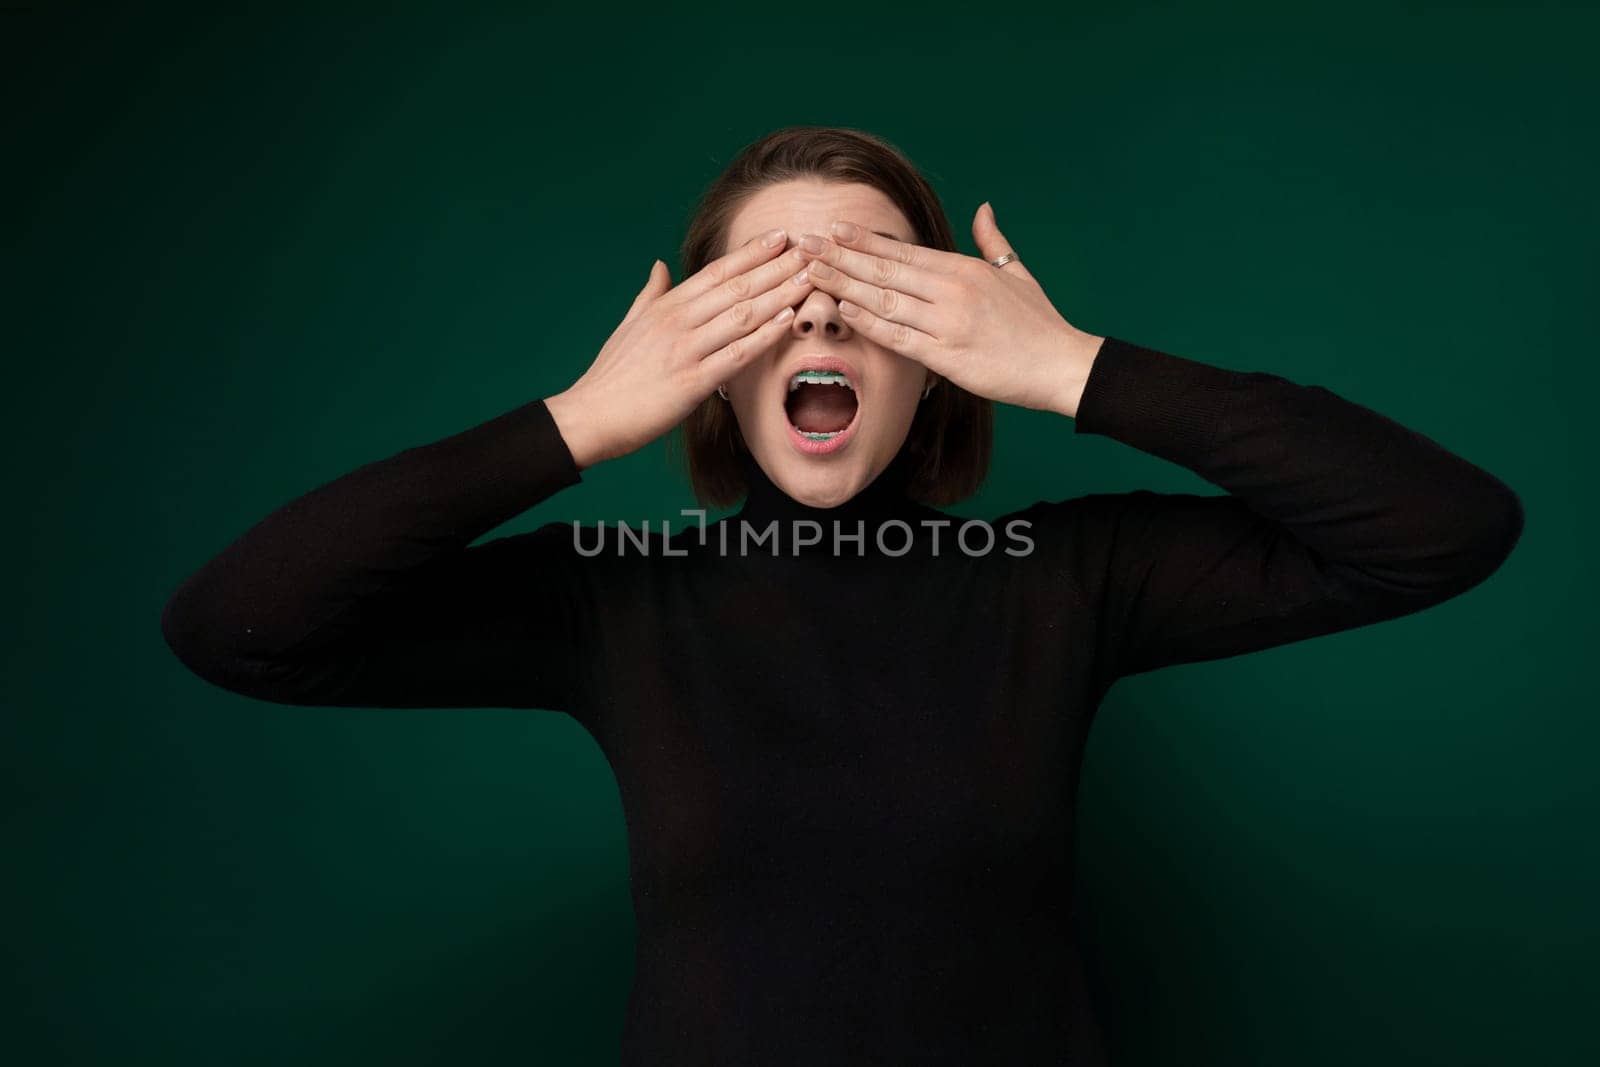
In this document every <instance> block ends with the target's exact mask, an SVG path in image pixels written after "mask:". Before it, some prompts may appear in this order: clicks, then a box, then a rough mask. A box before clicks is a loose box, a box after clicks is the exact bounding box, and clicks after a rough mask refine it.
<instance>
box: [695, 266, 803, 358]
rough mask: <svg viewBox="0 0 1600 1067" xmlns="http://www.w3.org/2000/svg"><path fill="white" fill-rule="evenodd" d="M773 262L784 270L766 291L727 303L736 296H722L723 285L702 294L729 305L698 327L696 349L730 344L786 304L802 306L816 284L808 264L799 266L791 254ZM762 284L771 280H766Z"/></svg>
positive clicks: (780, 310)
mask: <svg viewBox="0 0 1600 1067" xmlns="http://www.w3.org/2000/svg"><path fill="white" fill-rule="evenodd" d="M771 266H773V267H781V268H783V270H782V272H781V273H780V274H779V275H778V276H777V281H776V284H773V285H771V287H770V288H768V289H766V290H765V291H762V292H758V293H756V294H755V295H754V296H751V297H749V298H747V299H744V300H735V301H734V302H733V303H727V301H728V300H732V299H733V298H732V297H731V296H730V297H727V298H721V297H720V296H719V294H721V293H722V292H723V289H718V290H717V291H716V292H715V293H708V294H707V295H706V296H705V297H704V298H703V299H706V300H711V299H712V298H713V297H717V298H718V299H719V301H720V302H721V303H724V304H726V307H725V308H724V309H723V310H722V311H721V312H720V313H719V314H717V315H716V316H715V317H714V318H712V319H711V320H710V321H709V322H705V323H702V324H701V325H700V326H698V327H696V328H695V330H694V331H693V336H694V345H695V348H696V350H698V351H701V352H710V351H713V350H715V349H718V348H721V347H722V346H723V345H726V344H731V343H732V342H734V341H736V340H737V339H739V338H740V337H743V336H745V335H746V334H749V333H750V332H752V331H753V330H755V329H757V328H758V327H760V326H761V324H762V323H764V322H766V321H767V320H768V319H770V318H771V317H772V316H774V315H777V314H779V313H780V312H782V311H783V310H784V308H795V307H797V306H799V304H800V302H801V301H802V300H804V299H805V298H806V297H808V296H810V295H811V291H812V290H813V289H814V288H816V282H815V281H814V280H813V279H812V278H811V272H810V270H809V269H807V268H806V267H805V266H797V265H796V263H795V262H794V261H792V260H790V259H789V257H788V256H784V257H783V258H782V259H780V260H778V261H777V262H776V263H775V264H771ZM762 284H768V283H767V282H766V281H763V282H762Z"/></svg>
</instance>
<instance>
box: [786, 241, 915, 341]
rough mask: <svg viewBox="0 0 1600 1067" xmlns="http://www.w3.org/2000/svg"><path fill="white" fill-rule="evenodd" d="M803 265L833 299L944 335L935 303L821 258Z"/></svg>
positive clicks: (814, 282) (815, 281)
mask: <svg viewBox="0 0 1600 1067" xmlns="http://www.w3.org/2000/svg"><path fill="white" fill-rule="evenodd" d="M806 269H807V270H808V271H809V272H810V274H811V283H812V284H813V285H815V286H816V287H817V288H818V289H821V290H822V291H823V292H825V293H827V294H828V295H829V296H831V297H833V298H834V299H835V300H849V301H850V302H851V303H854V304H858V305H860V306H861V307H864V308H866V309H867V310H868V311H870V312H872V313H873V314H874V315H876V316H877V317H879V318H881V319H888V320H889V321H891V322H902V323H905V324H906V325H907V326H912V327H915V328H916V329H918V330H921V331H922V332H923V333H925V334H928V335H929V336H930V337H934V338H938V337H942V336H943V335H944V332H945V331H944V326H943V324H942V322H941V318H942V316H941V314H940V306H939V305H938V304H932V303H929V302H928V301H926V300H919V299H917V298H916V297H914V296H908V295H906V294H905V293H903V292H901V291H900V290H899V289H895V288H892V287H890V288H886V287H883V286H878V285H869V284H868V283H866V282H863V281H857V280H856V279H855V278H852V277H850V275H848V274H843V273H841V272H839V271H836V270H834V269H833V268H832V267H831V266H829V265H828V264H827V263H826V262H824V261H823V260H821V259H818V260H815V261H814V262H812V264H811V266H810V267H808V268H806Z"/></svg>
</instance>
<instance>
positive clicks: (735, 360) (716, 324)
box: [545, 230, 815, 469]
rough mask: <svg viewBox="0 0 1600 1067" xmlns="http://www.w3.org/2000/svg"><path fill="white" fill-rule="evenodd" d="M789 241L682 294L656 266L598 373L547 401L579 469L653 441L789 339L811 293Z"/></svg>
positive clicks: (734, 259)
mask: <svg viewBox="0 0 1600 1067" xmlns="http://www.w3.org/2000/svg"><path fill="white" fill-rule="evenodd" d="M767 239H771V240H772V241H773V243H771V244H768V243H766V240H767ZM785 239H786V235H785V234H784V232H783V231H782V230H777V231H772V232H770V233H768V234H763V235H761V236H759V237H754V238H752V239H751V240H750V241H748V242H746V243H745V244H743V245H741V246H740V247H738V248H736V249H734V250H733V251H732V252H729V253H728V254H727V255H725V256H723V257H721V258H720V259H716V260H713V261H712V262H710V263H708V264H706V265H705V267H703V268H702V269H701V270H699V271H698V272H696V273H695V274H694V276H693V277H691V278H688V279H687V280H685V281H684V282H683V283H682V284H681V285H679V286H677V287H676V288H673V286H672V275H671V272H669V271H668V270H667V267H666V264H664V263H662V262H661V261H660V260H659V259H658V260H656V261H655V263H654V265H653V266H652V267H651V268H650V278H649V280H648V281H647V282H645V286H644V288H643V289H642V290H640V292H639V295H638V296H636V297H634V300H633V306H632V307H630V308H629V309H628V314H627V315H626V317H624V318H623V320H622V324H621V325H620V326H618V327H617V328H616V330H615V331H614V332H613V333H612V334H611V337H610V339H609V340H607V341H606V344H605V347H604V348H602V349H601V350H600V355H599V356H598V357H597V358H596V359H595V361H594V365H593V366H591V367H590V368H589V369H588V370H587V371H585V372H584V374H583V376H582V377H581V378H579V379H578V380H577V381H576V382H574V383H573V384H572V385H571V386H570V387H568V388H567V389H565V390H563V391H562V392H560V393H557V394H556V395H555V396H552V397H548V398H547V399H546V401H545V404H546V406H547V407H548V408H549V409H550V414H551V416H552V417H553V418H554V419H555V422H556V426H557V427H558V428H559V429H560V430H561V436H562V438H563V439H564V440H565V441H566V442H567V447H568V448H569V449H571V451H572V457H573V459H574V460H575V461H576V462H577V465H578V467H579V469H582V468H584V467H590V466H593V465H594V464H596V463H599V462H601V461H603V460H607V459H615V458H617V457H619V456H625V455H627V454H628V453H630V452H633V451H635V450H637V449H639V448H642V447H644V446H645V445H646V444H649V443H650V442H651V441H654V440H655V439H656V438H658V437H660V436H661V435H662V434H664V433H666V432H667V431H668V430H670V429H672V427H674V426H676V425H677V424H678V423H680V422H682V421H683V419H684V418H685V417H686V416H687V415H688V414H689V412H691V411H693V410H694V408H695V406H696V405H697V404H699V403H700V402H701V401H703V400H704V399H705V398H706V397H708V396H710V395H711V393H712V391H714V390H715V389H716V388H717V386H718V385H721V384H723V383H724V382H727V381H728V380H729V379H731V378H733V377H734V376H735V375H737V374H738V373H739V372H740V371H741V370H743V369H744V368H745V367H746V366H748V365H749V364H750V363H751V361H753V360H754V359H755V358H756V357H757V356H759V355H760V354H761V353H763V352H765V351H767V350H768V349H769V348H771V347H772V345H773V344H774V343H776V342H777V340H778V339H779V338H780V337H782V336H783V334H784V331H785V330H787V329H788V328H789V323H790V321H791V320H792V319H793V317H794V308H795V307H797V306H798V305H799V303H800V302H801V301H802V300H804V299H805V298H806V297H807V296H808V295H810V293H811V290H812V289H813V288H815V285H814V284H813V283H812V281H811V279H810V277H809V276H807V277H806V278H804V279H802V280H800V281H799V282H796V281H795V277H796V275H798V274H799V273H800V272H801V271H802V270H803V269H804V268H805V265H806V262H807V257H806V256H805V255H804V253H802V252H801V251H800V249H799V248H798V247H796V248H794V249H792V250H790V251H789V252H788V253H787V254H782V255H780V254H779V253H780V252H781V251H782V249H783V247H784V242H785Z"/></svg>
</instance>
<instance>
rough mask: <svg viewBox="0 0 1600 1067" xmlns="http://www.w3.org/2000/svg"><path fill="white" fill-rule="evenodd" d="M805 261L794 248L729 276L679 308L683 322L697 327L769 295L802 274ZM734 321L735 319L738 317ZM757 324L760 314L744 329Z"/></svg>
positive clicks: (801, 253)
mask: <svg viewBox="0 0 1600 1067" xmlns="http://www.w3.org/2000/svg"><path fill="white" fill-rule="evenodd" d="M809 259H810V257H809V256H807V255H806V254H805V253H804V252H801V251H800V250H799V249H798V248H795V249H791V250H790V251H788V252H786V253H784V254H783V255H781V256H778V257H777V258H776V259H769V260H767V261H766V262H764V263H760V264H757V265H756V266H754V267H752V268H751V269H749V270H747V271H744V272H742V273H739V274H734V275H731V276H730V277H729V278H728V279H727V280H726V281H724V282H722V283H721V284H720V285H717V286H714V287H713V288H711V289H710V290H708V291H706V292H704V293H702V294H700V295H699V296H697V297H695V298H694V299H692V300H690V301H689V302H688V303H687V304H685V305H683V317H684V321H685V322H688V323H689V324H690V325H692V326H700V325H703V324H705V323H707V322H710V321H711V320H713V319H715V318H716V317H717V316H718V315H722V314H724V313H726V312H727V311H729V310H730V309H732V308H733V307H735V306H736V305H737V304H739V302H740V301H744V300H751V299H754V298H757V297H760V296H761V295H762V294H764V293H768V292H771V291H772V290H773V289H776V288H779V287H781V286H782V285H783V284H784V283H785V282H787V281H788V280H789V279H790V278H793V277H794V276H795V275H796V274H798V273H800V272H801V271H802V270H804V269H805V267H806V263H807V261H808V260H809ZM777 311H778V309H777V307H776V306H774V307H773V308H772V310H771V312H769V314H777ZM734 317H735V318H736V319H737V318H739V317H740V316H739V315H735V316H734ZM759 321H761V315H760V314H758V315H756V316H755V317H753V318H751V319H749V320H747V321H746V323H745V326H746V328H747V329H748V328H749V327H751V326H754V325H755V324H756V323H757V322H759ZM724 340H727V338H724ZM718 343H719V344H720V343H721V342H720V341H719V342H718Z"/></svg>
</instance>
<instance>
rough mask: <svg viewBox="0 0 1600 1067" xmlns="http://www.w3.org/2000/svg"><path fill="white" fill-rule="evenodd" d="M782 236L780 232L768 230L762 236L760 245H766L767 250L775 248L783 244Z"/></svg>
mask: <svg viewBox="0 0 1600 1067" xmlns="http://www.w3.org/2000/svg"><path fill="white" fill-rule="evenodd" d="M783 236H784V234H783V231H782V230H768V231H767V232H766V233H765V234H764V235H763V236H762V238H761V243H762V244H764V245H766V246H767V247H768V248H777V247H778V246H779V245H780V244H782V243H783Z"/></svg>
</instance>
